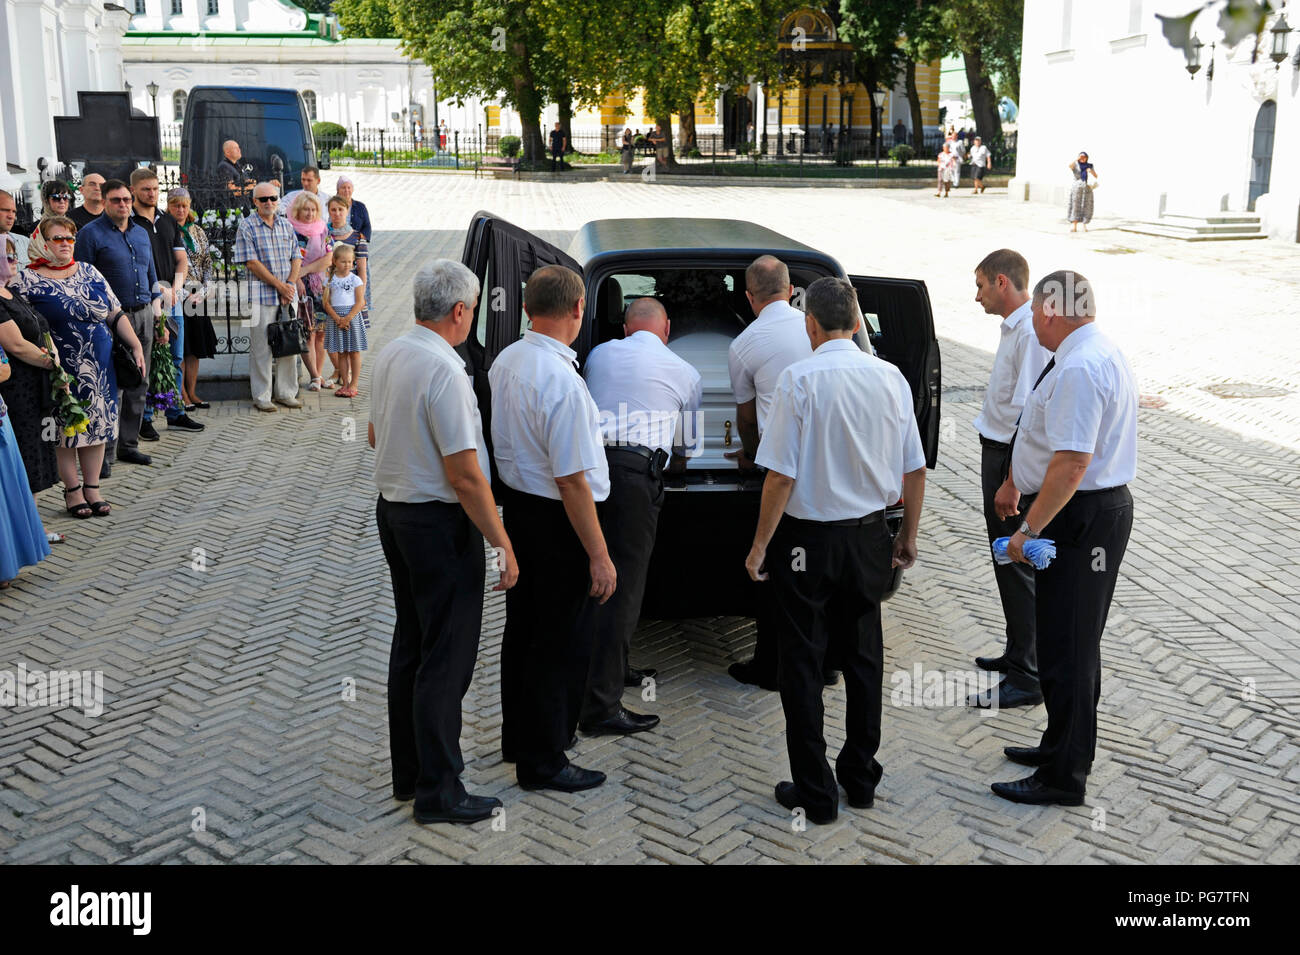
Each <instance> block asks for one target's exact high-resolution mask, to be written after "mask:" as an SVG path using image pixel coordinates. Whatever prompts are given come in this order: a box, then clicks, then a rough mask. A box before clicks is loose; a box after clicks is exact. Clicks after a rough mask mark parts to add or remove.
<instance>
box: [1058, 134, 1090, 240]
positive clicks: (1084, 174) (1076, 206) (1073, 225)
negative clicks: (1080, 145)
mask: <svg viewBox="0 0 1300 955" xmlns="http://www.w3.org/2000/svg"><path fill="white" fill-rule="evenodd" d="M1070 173H1071V175H1072V179H1073V183H1072V185H1071V186H1070V205H1069V207H1068V208H1067V209H1066V210H1065V217H1066V218H1067V219H1069V220H1070V231H1071V232H1078V231H1079V223H1080V222H1082V223H1083V231H1084V232H1087V231H1088V223H1089V222H1091V221H1092V190H1093V187H1094V185H1095V182H1093V183H1090V182H1088V176H1089V175H1091V176H1092V178H1093V179H1094V180H1096V178H1097V170H1096V169H1095V168H1094V167H1093V165H1092V163H1090V162H1088V154H1087V153H1082V152H1081V153H1079V158H1078V159H1076V160H1075V161H1074V162H1072V163H1070Z"/></svg>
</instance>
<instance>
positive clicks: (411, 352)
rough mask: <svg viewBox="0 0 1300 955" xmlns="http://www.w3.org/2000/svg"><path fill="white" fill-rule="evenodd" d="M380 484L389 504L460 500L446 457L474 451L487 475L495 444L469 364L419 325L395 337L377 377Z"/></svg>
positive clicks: (373, 407) (373, 387)
mask: <svg viewBox="0 0 1300 955" xmlns="http://www.w3.org/2000/svg"><path fill="white" fill-rule="evenodd" d="M370 392H371V394H370V423H371V424H373V425H374V427H375V485H376V486H377V487H378V488H379V493H380V494H382V495H383V496H384V500H386V501H401V502H406V503H419V502H424V501H444V502H446V503H448V504H452V503H455V502H456V500H457V498H456V492H455V491H454V490H453V489H452V486H451V482H450V481H449V480H448V479H447V469H446V468H445V467H444V466H443V463H442V459H443V458H444V457H446V456H447V455H449V454H456V453H457V452H458V451H467V450H469V449H470V448H476V449H477V450H478V466H479V470H480V471H482V472H483V475H484V476H485V477H486V476H487V475H488V474H489V473H490V472H489V471H488V454H487V443H486V442H485V441H484V440H483V419H482V418H481V417H480V416H479V413H478V402H477V400H475V398H474V388H473V386H472V385H471V383H470V380H469V376H468V375H467V374H466V373H465V361H464V359H462V358H461V357H460V355H458V354H456V350H455V349H454V348H452V347H451V345H449V344H448V343H447V340H446V339H445V338H443V337H442V336H441V335H438V334H437V333H435V332H431V331H429V329H427V328H422V327H420V326H419V325H417V326H415V327H414V328H412V329H411V330H410V331H409V332H407V333H406V334H405V335H403V336H401V337H400V338H396V339H394V340H393V341H392V342H390V343H389V344H388V345H387V346H386V347H385V348H384V350H383V351H381V352H380V353H379V357H378V358H376V359H375V366H374V370H372V371H371V373H370Z"/></svg>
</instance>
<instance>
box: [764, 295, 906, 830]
mask: <svg viewBox="0 0 1300 955" xmlns="http://www.w3.org/2000/svg"><path fill="white" fill-rule="evenodd" d="M804 301H805V305H806V307H807V315H806V317H805V319H804V327H805V329H806V334H807V336H808V339H809V341H810V343H811V345H812V356H811V357H809V358H805V359H804V360H803V361H798V362H795V363H794V364H792V365H790V367H788V368H787V369H786V370H785V371H783V372H782V373H781V377H780V378H779V379H778V380H777V383H776V387H775V389H774V391H773V395H772V404H771V408H770V411H769V415H768V419H767V421H768V427H767V431H766V433H765V435H764V437H763V443H762V445H761V446H760V447H759V449H758V463H759V464H760V465H762V466H764V467H766V468H767V469H768V470H767V477H766V478H765V479H764V482H763V500H762V505H761V508H760V512H759V518H758V526H757V528H756V529H755V531H754V543H753V546H752V547H751V549H750V551H749V556H748V557H746V558H745V569H746V570H747V571H748V572H749V576H750V577H751V578H752V579H753V580H756V581H768V583H766V584H765V586H767V587H769V588H770V589H771V591H772V597H773V601H774V603H775V604H776V614H775V620H774V624H775V625H774V627H773V629H774V630H775V631H776V637H777V641H778V645H779V648H780V657H781V666H780V673H779V682H780V685H781V708H782V710H784V711H785V723H786V733H785V735H786V748H787V750H788V751H789V755H790V772H791V775H792V781H788V782H783V783H780V784H779V785H777V787H776V800H777V802H779V803H780V804H781V805H782V806H785V807H786V808H787V809H790V810H792V811H793V810H796V809H803V810H804V812H805V814H806V817H807V819H808V820H809V821H811V822H816V823H828V822H833V821H834V820H835V818H836V816H837V815H838V813H839V804H840V793H839V787H838V786H837V785H836V781H837V780H838V782H839V785H841V786H843V787H844V790H845V792H846V793H847V794H848V799H849V805H850V806H853V807H855V808H859V809H869V808H871V805H872V803H873V801H874V799H875V793H876V784H877V783H879V782H880V778H881V774H882V770H881V767H880V763H878V762H877V761H876V758H875V756H876V750H877V749H878V748H879V746H880V714H881V706H882V699H881V677H882V673H883V668H884V645H883V639H884V638H883V634H882V632H881V627H880V604H881V601H882V600H883V598H884V593H885V590H886V589H887V588H888V586H889V581H890V577H891V575H892V572H893V568H894V567H904V568H906V567H911V566H912V564H913V563H914V562H915V561H916V533H917V527H918V526H919V524H920V520H921V503H922V499H923V498H924V496H925V449H924V447H922V445H921V434H920V431H919V430H918V428H917V424H916V414H915V405H914V403H913V399H912V389H911V387H910V386H909V385H908V383H907V379H906V378H904V377H903V374H902V372H900V371H899V370H898V369H897V368H896V367H895V366H894V365H891V364H890V363H889V362H886V361H882V360H881V359H879V358H876V357H875V356H874V355H871V354H868V353H867V352H865V351H863V350H862V349H861V348H859V347H858V345H857V343H856V342H854V341H853V336H854V334H855V333H856V332H857V331H858V329H859V327H860V326H861V323H862V315H861V312H860V311H859V310H858V302H857V293H856V292H855V291H854V289H853V286H852V285H850V284H849V283H848V282H847V281H845V280H844V279H838V278H821V279H818V280H817V281H815V282H813V283H812V284H811V285H809V286H808V293H807V296H806V297H805V300H804ZM900 496H901V497H902V498H903V525H902V528H901V529H900V530H899V532H898V536H897V537H896V538H895V539H894V540H893V541H892V542H891V540H890V535H889V526H888V525H887V524H886V522H885V508H886V507H889V506H890V505H891V504H893V503H894V502H895V501H897V500H898V499H899V497H900ZM769 558H770V559H769ZM828 654H832V655H834V657H835V659H836V662H837V663H839V664H840V666H842V667H843V669H844V686H845V691H846V693H847V696H848V709H847V716H846V719H845V724H844V735H845V742H844V748H843V749H841V750H840V754H839V756H838V757H837V758H836V760H835V772H834V774H832V773H831V768H830V765H829V764H828V763H827V762H826V738H825V736H824V730H823V725H822V722H823V717H824V711H823V708H822V688H823V673H824V670H825V667H826V657H827V655H828Z"/></svg>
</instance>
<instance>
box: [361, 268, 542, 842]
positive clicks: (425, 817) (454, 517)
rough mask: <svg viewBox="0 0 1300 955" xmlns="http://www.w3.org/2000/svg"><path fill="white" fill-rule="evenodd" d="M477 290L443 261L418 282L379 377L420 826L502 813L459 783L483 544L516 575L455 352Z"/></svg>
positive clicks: (377, 419) (408, 750) (397, 730)
mask: <svg viewBox="0 0 1300 955" xmlns="http://www.w3.org/2000/svg"><path fill="white" fill-rule="evenodd" d="M478 293H479V284H478V279H477V278H476V277H475V276H474V273H473V272H471V271H470V270H469V269H467V268H465V266H463V265H461V264H460V263H459V262H452V261H449V260H448V259H438V260H436V261H435V262H433V263H431V264H430V265H426V266H424V267H423V268H421V269H420V270H419V271H418V272H417V273H416V275H415V287H414V299H415V327H414V328H412V329H411V330H410V331H409V332H407V333H406V334H405V335H403V336H401V337H400V338H397V339H394V340H393V342H392V343H390V344H389V345H388V346H387V347H386V348H385V349H384V350H383V351H382V352H380V354H379V357H378V358H377V359H376V360H375V367H374V370H373V371H372V372H371V373H370V383H371V391H372V395H371V403H370V409H371V412H370V426H369V432H370V435H369V437H370V446H371V447H372V448H374V449H375V484H376V485H377V486H378V488H379V501H378V503H377V504H376V505H375V523H376V525H377V526H378V528H379V540H380V543H381V544H382V545H383V548H384V557H385V559H387V561H388V569H389V572H390V574H391V576H392V581H393V600H394V603H395V604H396V609H397V624H396V626H395V627H394V628H393V649H392V654H391V656H390V657H389V662H388V733H389V739H390V745H391V747H392V758H393V796H394V797H395V798H396V799H401V800H406V799H411V798H412V797H414V799H415V819H416V821H417V822H474V821H476V820H479V819H485V818H487V817H488V816H490V815H491V814H492V810H493V809H496V808H497V807H499V806H500V805H501V801H500V800H498V799H494V798H490V797H484V796H471V795H469V794H467V793H466V792H465V787H464V786H463V785H461V782H460V774H461V772H462V771H463V770H464V768H465V764H464V762H463V761H462V760H461V755H460V728H461V720H460V705H461V700H463V699H464V697H465V691H466V690H468V689H469V682H470V677H471V676H472V675H473V673H474V659H475V657H476V656H477V655H478V642H479V631H480V629H481V628H482V621H483V581H484V573H485V559H484V551H483V538H484V537H485V536H486V537H487V539H488V541H490V542H491V544H492V545H493V548H494V549H495V553H496V555H497V560H496V564H497V568H498V569H499V570H500V571H501V581H500V583H499V584H498V585H497V587H496V589H497V590H505V589H507V588H509V587H511V586H513V584H514V582H515V579H516V577H517V576H518V570H517V569H516V566H515V557H514V553H513V551H512V549H511V546H510V539H509V538H508V537H506V532H505V528H503V527H502V526H501V519H500V518H499V517H497V509H496V502H495V501H494V500H493V499H492V488H491V486H490V485H489V484H488V479H487V474H488V456H487V445H486V443H485V442H484V440H483V424H482V421H481V420H480V419H479V413H478V404H477V402H476V401H475V399H474V389H473V388H472V387H471V386H470V381H469V378H468V377H467V376H466V374H465V362H464V360H463V359H462V358H461V357H460V356H459V355H458V354H456V351H455V346H456V345H459V344H461V343H462V342H463V341H465V338H466V336H468V335H469V329H470V325H471V323H472V322H473V320H474V306H475V304H476V303H477V302H478Z"/></svg>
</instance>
